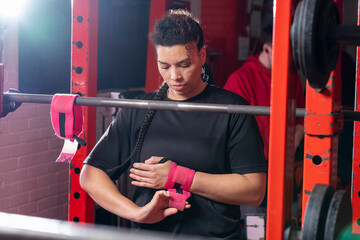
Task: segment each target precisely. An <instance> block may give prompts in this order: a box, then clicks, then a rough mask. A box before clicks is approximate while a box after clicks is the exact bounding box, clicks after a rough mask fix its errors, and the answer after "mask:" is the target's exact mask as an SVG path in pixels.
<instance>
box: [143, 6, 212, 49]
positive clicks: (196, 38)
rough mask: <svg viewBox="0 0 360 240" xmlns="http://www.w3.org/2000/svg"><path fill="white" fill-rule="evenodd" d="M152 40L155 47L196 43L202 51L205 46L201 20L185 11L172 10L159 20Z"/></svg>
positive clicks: (151, 35) (153, 31)
mask: <svg viewBox="0 0 360 240" xmlns="http://www.w3.org/2000/svg"><path fill="white" fill-rule="evenodd" d="M150 39H151V41H152V42H153V44H154V45H155V46H174V45H177V44H183V45H186V44H188V43H190V42H195V43H196V45H197V48H198V50H200V49H201V48H202V47H204V45H205V43H204V33H203V30H202V28H201V25H200V22H199V20H198V19H197V18H195V17H194V16H192V15H191V13H190V12H189V11H187V10H183V9H178V10H170V11H168V12H167V13H166V14H165V16H164V17H162V18H161V19H158V20H157V21H156V22H155V25H154V28H153V30H152V32H151V33H150Z"/></svg>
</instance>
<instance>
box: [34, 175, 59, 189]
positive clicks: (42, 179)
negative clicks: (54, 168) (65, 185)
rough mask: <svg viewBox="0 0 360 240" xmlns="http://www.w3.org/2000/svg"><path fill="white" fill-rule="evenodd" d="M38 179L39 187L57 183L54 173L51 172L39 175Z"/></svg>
mask: <svg viewBox="0 0 360 240" xmlns="http://www.w3.org/2000/svg"><path fill="white" fill-rule="evenodd" d="M36 181H37V185H38V186H39V187H44V186H46V187H48V186H52V185H53V184H55V183H56V181H55V178H54V175H53V174H50V173H48V174H46V175H42V176H39V177H37V178H36Z"/></svg>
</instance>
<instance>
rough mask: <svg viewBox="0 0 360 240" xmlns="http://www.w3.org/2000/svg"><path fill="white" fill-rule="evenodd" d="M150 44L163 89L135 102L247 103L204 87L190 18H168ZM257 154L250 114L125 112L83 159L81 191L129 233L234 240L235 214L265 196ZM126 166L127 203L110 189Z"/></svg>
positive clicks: (197, 32) (201, 52)
mask: <svg viewBox="0 0 360 240" xmlns="http://www.w3.org/2000/svg"><path fill="white" fill-rule="evenodd" d="M150 37H151V40H152V42H153V44H154V46H155V51H156V56H157V64H158V69H159V72H160V74H161V76H162V78H163V80H164V83H163V85H162V86H161V88H160V89H159V90H158V91H155V92H152V93H148V94H145V95H144V96H142V97H139V99H144V100H153V99H155V100H164V101H174V102H189V103H219V104H238V105H247V104H248V103H247V102H246V101H245V100H244V99H243V98H242V97H240V96H238V95H237V94H235V93H232V92H230V91H227V90H224V89H221V88H218V87H215V86H212V85H207V84H206V83H205V82H204V81H203V80H202V76H203V75H204V74H203V70H202V66H203V65H204V64H205V59H206V48H205V43H204V36H203V32H202V28H201V26H200V24H199V22H198V20H197V19H195V18H194V17H192V16H191V14H190V13H189V12H187V11H185V10H175V11H174V10H172V11H170V12H168V13H167V14H166V15H165V16H164V17H163V18H161V19H159V20H158V21H157V22H156V23H155V26H154V29H153V31H152V33H151V35H150ZM263 147H264V146H263V142H262V138H261V135H260V133H259V129H258V126H257V123H256V120H255V118H254V117H253V116H250V115H242V114H224V113H204V112H178V111H165V110H159V111H156V110H144V109H128V108H123V109H121V111H119V113H118V114H117V116H116V118H115V119H114V121H113V122H112V123H111V124H110V126H109V128H108V129H107V131H106V132H105V133H104V135H103V136H102V138H101V139H100V140H99V142H98V143H97V144H96V146H95V148H94V149H93V150H92V152H91V153H90V154H89V156H88V157H87V158H86V159H85V161H84V167H83V169H82V172H81V176H80V184H81V186H82V188H83V189H85V191H87V192H88V193H89V195H90V196H91V197H92V198H93V199H94V200H95V201H96V202H97V203H98V204H99V205H101V206H102V207H103V208H105V209H107V210H108V211H110V212H112V213H114V214H116V215H118V216H120V217H122V218H126V219H129V220H131V221H132V227H133V228H136V229H148V230H157V231H164V232H171V233H173V234H191V235H201V236H206V237H216V238H228V239H229V238H238V237H239V231H240V224H239V220H240V210H239V205H241V204H247V205H254V206H256V205H259V204H260V203H261V201H262V200H263V197H264V194H265V188H266V170H267V169H266V161H265V157H264V151H263ZM130 166H131V169H130V177H131V178H132V179H133V181H132V182H131V183H132V184H133V185H134V186H135V187H134V193H133V196H132V198H131V200H130V199H128V198H126V197H124V196H123V195H122V194H121V193H120V192H119V191H118V189H117V188H116V186H115V184H114V183H113V181H114V180H117V179H118V178H119V176H120V175H121V174H122V173H124V172H126V170H127V169H128V168H129V167H130Z"/></svg>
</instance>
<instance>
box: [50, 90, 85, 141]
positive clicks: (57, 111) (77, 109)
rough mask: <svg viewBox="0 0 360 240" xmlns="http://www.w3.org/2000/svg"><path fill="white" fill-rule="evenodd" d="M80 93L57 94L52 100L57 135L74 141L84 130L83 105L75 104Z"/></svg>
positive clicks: (51, 110) (53, 119)
mask: <svg viewBox="0 0 360 240" xmlns="http://www.w3.org/2000/svg"><path fill="white" fill-rule="evenodd" d="M77 97H78V95H75V94H55V95H54V96H53V97H52V100H51V106H50V113H51V122H52V125H53V128H54V131H55V134H56V136H58V137H59V138H62V139H69V140H71V141H74V140H75V138H76V136H78V135H79V134H80V133H81V132H82V130H83V113H82V109H81V106H78V105H74V102H75V99H76V98H77Z"/></svg>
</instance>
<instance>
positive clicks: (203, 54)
mask: <svg viewBox="0 0 360 240" xmlns="http://www.w3.org/2000/svg"><path fill="white" fill-rule="evenodd" d="M200 60H201V64H202V65H204V64H205V62H206V48H205V47H203V48H201V49H200Z"/></svg>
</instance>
